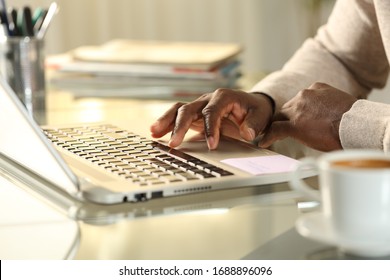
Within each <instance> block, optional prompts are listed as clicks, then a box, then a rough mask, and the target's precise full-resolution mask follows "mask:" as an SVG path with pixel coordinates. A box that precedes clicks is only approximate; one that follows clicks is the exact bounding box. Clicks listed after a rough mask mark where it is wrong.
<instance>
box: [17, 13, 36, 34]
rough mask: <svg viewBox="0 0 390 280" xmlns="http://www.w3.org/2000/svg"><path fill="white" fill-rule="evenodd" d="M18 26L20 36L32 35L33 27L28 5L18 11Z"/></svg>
mask: <svg viewBox="0 0 390 280" xmlns="http://www.w3.org/2000/svg"><path fill="white" fill-rule="evenodd" d="M19 13H20V24H21V25H20V26H21V28H20V29H21V33H22V34H21V35H22V36H34V27H33V22H32V14H31V9H30V7H24V8H23V10H21V11H20V12H19Z"/></svg>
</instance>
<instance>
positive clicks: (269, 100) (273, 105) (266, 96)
mask: <svg viewBox="0 0 390 280" xmlns="http://www.w3.org/2000/svg"><path fill="white" fill-rule="evenodd" d="M251 93H252V94H260V95H262V96H264V97H265V98H266V99H267V101H268V102H269V104H270V105H271V108H272V115H273V114H274V113H275V106H276V105H275V100H274V99H273V98H272V97H271V96H270V95H268V94H266V93H264V92H258V91H254V92H251Z"/></svg>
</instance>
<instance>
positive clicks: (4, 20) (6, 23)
mask: <svg viewBox="0 0 390 280" xmlns="http://www.w3.org/2000/svg"><path fill="white" fill-rule="evenodd" d="M0 4H1V6H2V7H1V8H2V24H3V25H4V27H5V29H6V31H7V35H13V34H12V30H10V26H9V19H8V13H7V4H6V3H5V0H1V1H0Z"/></svg>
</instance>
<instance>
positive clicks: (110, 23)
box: [8, 0, 334, 72]
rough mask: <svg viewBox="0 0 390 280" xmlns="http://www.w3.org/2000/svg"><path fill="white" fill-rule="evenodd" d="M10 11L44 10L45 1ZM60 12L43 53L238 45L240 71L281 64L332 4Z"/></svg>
mask: <svg viewBox="0 0 390 280" xmlns="http://www.w3.org/2000/svg"><path fill="white" fill-rule="evenodd" d="M8 2H9V3H8V5H9V6H11V5H12V6H15V7H23V6H24V5H30V6H31V7H34V8H35V7H38V6H42V7H48V6H49V5H50V3H51V2H52V1H49V0H32V1H26V0H14V1H12V2H10V1H8ZM56 2H57V3H58V5H59V7H60V11H59V13H58V14H57V16H56V18H55V20H54V21H53V23H52V26H51V27H50V29H49V30H48V33H47V34H46V53H48V54H53V53H61V52H65V51H67V50H70V49H73V48H75V47H78V46H81V45H99V44H102V43H104V42H106V41H108V40H111V39H115V38H128V39H141V40H144V39H145V40H176V41H216V42H239V43H240V44H242V46H243V47H244V52H243V57H242V61H243V68H244V69H245V70H247V71H249V72H257V71H266V72H268V71H272V70H276V69H278V68H280V67H281V65H283V63H284V62H285V61H286V59H288V58H289V57H290V56H291V54H292V53H293V52H294V50H296V49H297V48H298V47H299V46H300V44H301V43H302V42H303V40H304V39H305V38H307V37H308V36H311V35H312V34H313V32H314V31H315V30H316V29H317V27H318V25H320V24H321V23H323V22H324V21H325V20H326V18H327V16H328V14H329V12H330V11H331V8H332V6H333V2H334V1H333V0H82V1H80V0H57V1H56Z"/></svg>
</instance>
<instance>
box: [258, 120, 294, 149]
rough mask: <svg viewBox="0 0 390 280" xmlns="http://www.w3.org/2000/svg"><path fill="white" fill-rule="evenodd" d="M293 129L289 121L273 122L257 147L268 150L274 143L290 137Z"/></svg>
mask: <svg viewBox="0 0 390 280" xmlns="http://www.w3.org/2000/svg"><path fill="white" fill-rule="evenodd" d="M292 132H293V127H292V125H291V122H290V121H274V122H273V123H272V124H271V125H270V126H269V128H268V129H267V131H266V132H265V133H264V134H263V137H262V138H261V140H260V141H259V147H261V148H268V147H269V146H271V145H272V144H273V143H274V142H276V141H278V140H282V139H284V138H286V137H288V136H291V135H292Z"/></svg>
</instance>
